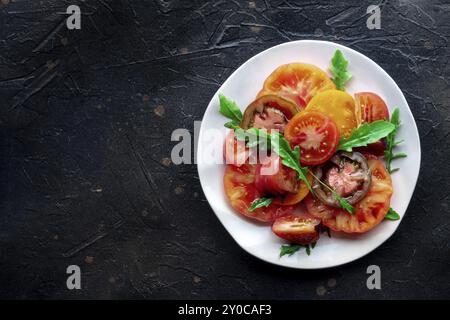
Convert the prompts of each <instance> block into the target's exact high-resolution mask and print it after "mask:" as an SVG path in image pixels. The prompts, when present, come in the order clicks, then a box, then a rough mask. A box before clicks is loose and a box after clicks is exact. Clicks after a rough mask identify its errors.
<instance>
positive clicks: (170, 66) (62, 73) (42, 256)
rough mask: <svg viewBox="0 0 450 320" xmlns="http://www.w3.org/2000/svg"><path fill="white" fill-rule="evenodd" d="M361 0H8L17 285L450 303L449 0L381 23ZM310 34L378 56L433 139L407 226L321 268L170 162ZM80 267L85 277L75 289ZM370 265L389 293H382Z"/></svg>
mask: <svg viewBox="0 0 450 320" xmlns="http://www.w3.org/2000/svg"><path fill="white" fill-rule="evenodd" d="M352 2H353V3H352ZM352 2H351V1H345V4H344V2H340V3H339V4H338V3H337V2H335V1H269V0H266V1H181V0H178V1H177V0H167V1H162V0H154V1H143V0H115V1H113V0H97V1H94V0H86V1H76V0H73V1H62V0H61V1H56V0H43V1H31V0H30V1H24V0H0V172H1V173H0V194H1V196H0V297H3V298H283V299H285V298H294V299H305V298H313V299H314V298H450V285H449V282H450V271H449V270H450V241H449V240H450V222H449V221H450V220H449V219H450V209H449V206H448V202H449V199H450V191H449V190H450V162H449V159H450V150H449V142H448V141H449V139H450V109H449V108H450V106H449V102H450V99H449V98H450V90H449V77H450V65H449V64H448V57H449V56H450V50H449V43H448V41H449V35H450V20H449V19H448V17H449V15H450V2H449V1H444V0H439V1H416V0H413V1H400V0H399V1H389V2H384V3H383V4H382V22H381V27H382V28H381V30H368V29H367V28H366V19H367V15H366V14H365V12H366V8H367V6H368V5H369V4H372V3H370V2H366V3H365V4H362V2H361V1H352ZM374 2H375V1H374ZM69 4H79V5H80V7H81V9H82V13H83V17H82V29H81V30H79V31H78V30H73V31H69V30H67V28H66V26H65V18H66V16H65V15H64V14H63V13H64V12H65V11H66V7H67V6H68V5H69ZM298 39H323V40H331V41H335V42H337V43H341V44H344V45H347V46H349V47H351V48H354V49H356V50H358V51H360V52H362V53H363V54H365V55H367V56H368V57H370V58H372V59H373V60H375V61H376V62H377V63H379V64H380V65H381V66H382V67H383V68H384V69H385V70H386V71H387V72H388V73H389V74H390V75H391V76H392V77H393V78H394V80H395V81H396V82H397V83H398V85H399V86H400V88H401V89H402V90H403V92H404V93H405V95H406V98H407V100H408V102H409V105H410V107H411V109H412V111H413V113H414V116H415V118H416V121H417V125H418V127H419V131H420V136H421V143H422V149H423V155H422V171H421V176H420V177H419V182H418V186H417V188H416V192H415V194H414V198H413V200H412V202H411V204H410V206H409V209H408V212H407V215H406V217H405V219H404V220H403V222H402V224H401V226H400V227H399V229H398V231H397V232H396V233H395V235H394V236H393V237H392V238H391V239H390V240H389V241H387V242H386V243H385V244H383V245H382V246H381V247H380V248H378V249H377V250H376V251H374V252H372V253H371V254H369V255H368V256H366V257H364V258H362V259H360V260H358V261H356V262H353V263H351V264H348V265H345V266H343V267H339V268H333V269H328V270H321V271H299V270H290V269H284V268H279V267H276V266H272V265H268V264H266V263H264V262H261V261H259V260H257V259H255V258H253V257H251V256H250V255H248V254H247V253H245V252H244V251H243V250H241V249H240V248H239V247H238V245H237V244H236V243H235V242H234V241H233V240H232V239H231V237H230V236H229V235H228V234H227V232H226V231H225V229H224V228H223V227H222V226H221V224H220V222H219V221H218V220H217V218H216V217H215V215H214V213H213V212H212V210H211V208H210V207H209V205H208V203H207V202H206V200H205V198H204V196H203V193H202V190H201V187H200V184H199V180H198V176H197V169H196V167H195V165H183V166H175V165H173V164H170V163H168V162H167V159H165V158H170V150H171V148H172V146H173V143H172V142H171V141H170V135H171V132H172V131H173V130H174V129H175V128H179V127H185V128H188V129H190V130H193V121H194V120H201V118H202V115H203V112H204V110H205V108H206V106H207V104H208V102H209V100H210V98H211V97H212V95H213V94H214V93H215V91H216V90H217V89H218V87H219V86H220V84H221V83H223V81H224V80H225V79H226V78H227V77H228V76H229V75H230V74H231V73H232V72H233V70H235V69H236V68H237V67H238V66H239V65H241V64H242V63H243V62H245V61H246V60H247V59H248V58H250V57H251V56H253V55H254V54H256V53H258V52H260V51H262V50H264V49H266V48H269V47H271V46H273V45H276V44H279V43H282V42H285V41H290V40H298ZM70 264H77V265H79V266H80V267H81V269H82V290H73V291H69V290H67V289H66V286H65V279H66V274H65V269H66V267H67V266H68V265H70ZM370 264H377V265H379V266H380V267H381V270H382V290H378V291H377V290H374V291H370V290H368V289H367V288H366V285H365V282H366V278H367V275H366V273H365V271H366V268H367V266H368V265H370Z"/></svg>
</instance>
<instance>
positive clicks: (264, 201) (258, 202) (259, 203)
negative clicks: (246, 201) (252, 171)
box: [248, 197, 273, 212]
mask: <svg viewBox="0 0 450 320" xmlns="http://www.w3.org/2000/svg"><path fill="white" fill-rule="evenodd" d="M272 201H273V198H267V197H262V198H259V199H255V200H253V202H252V205H251V206H250V208H248V211H250V212H253V211H255V210H256V209H258V208H262V207H268V206H269V205H270V204H271V203H272Z"/></svg>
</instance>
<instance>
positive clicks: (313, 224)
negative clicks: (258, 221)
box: [272, 215, 320, 245]
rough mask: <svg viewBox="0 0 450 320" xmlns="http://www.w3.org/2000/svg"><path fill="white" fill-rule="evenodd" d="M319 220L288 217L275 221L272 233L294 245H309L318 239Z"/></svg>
mask: <svg viewBox="0 0 450 320" xmlns="http://www.w3.org/2000/svg"><path fill="white" fill-rule="evenodd" d="M319 225H320V220H319V219H316V218H313V217H304V216H294V215H288V216H284V217H281V218H278V219H277V220H275V222H274V224H273V225H272V231H273V233H275V234H276V235H277V236H279V237H280V238H282V239H285V240H287V241H289V242H291V243H295V244H302V245H306V244H310V243H313V242H316V241H317V240H318V239H319V231H318V229H319Z"/></svg>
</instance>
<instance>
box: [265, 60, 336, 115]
mask: <svg viewBox="0 0 450 320" xmlns="http://www.w3.org/2000/svg"><path fill="white" fill-rule="evenodd" d="M330 89H336V86H335V85H334V83H333V81H331V79H330V78H329V77H328V74H327V73H326V72H325V71H323V70H322V69H320V68H318V67H316V66H314V65H312V64H307V63H289V64H284V65H281V66H279V67H278V68H277V69H275V71H273V72H272V73H271V74H270V75H269V76H268V77H267V79H266V81H265V82H264V87H263V89H262V90H261V91H260V92H259V94H258V97H261V96H263V95H267V94H275V95H279V96H281V97H283V98H285V99H289V100H291V101H293V102H294V103H295V104H296V105H297V106H298V107H299V108H300V109H301V110H302V109H304V108H305V106H306V104H307V103H308V102H309V100H311V98H312V97H314V96H315V95H316V94H317V93H318V92H321V91H325V90H330Z"/></svg>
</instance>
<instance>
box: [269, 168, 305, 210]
mask: <svg viewBox="0 0 450 320" xmlns="http://www.w3.org/2000/svg"><path fill="white" fill-rule="evenodd" d="M306 178H307V179H308V181H309V184H311V183H312V179H313V176H312V175H311V173H309V172H308V175H307V176H306ZM308 193H309V188H308V186H307V185H306V183H305V182H304V181H300V184H299V187H298V191H297V193H288V194H287V195H286V196H284V197H277V198H275V199H274V200H273V203H274V204H279V205H282V206H291V205H294V204H297V203H299V202H300V201H302V200H303V199H304V198H305V197H306V196H307V195H308Z"/></svg>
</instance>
